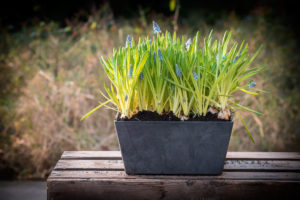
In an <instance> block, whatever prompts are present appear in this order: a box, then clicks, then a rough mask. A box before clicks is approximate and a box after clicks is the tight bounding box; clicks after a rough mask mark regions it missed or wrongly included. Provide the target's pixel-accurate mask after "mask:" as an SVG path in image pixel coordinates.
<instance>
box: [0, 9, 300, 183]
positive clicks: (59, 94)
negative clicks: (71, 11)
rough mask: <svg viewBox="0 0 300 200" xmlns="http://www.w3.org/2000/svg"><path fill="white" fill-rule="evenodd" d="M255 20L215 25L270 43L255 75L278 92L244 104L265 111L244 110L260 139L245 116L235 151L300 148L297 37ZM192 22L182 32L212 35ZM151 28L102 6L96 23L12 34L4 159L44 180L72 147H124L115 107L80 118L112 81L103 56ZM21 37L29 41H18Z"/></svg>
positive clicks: (0, 147) (5, 60)
mask: <svg viewBox="0 0 300 200" xmlns="http://www.w3.org/2000/svg"><path fill="white" fill-rule="evenodd" d="M247 20H248V19H247ZM247 20H243V21H242V20H239V19H237V18H236V17H235V16H230V17H228V18H226V19H223V20H220V22H219V23H217V25H216V26H215V27H214V30H215V37H221V35H222V34H223V32H224V30H231V31H233V39H236V40H241V39H245V40H246V41H248V42H249V45H250V49H252V50H255V49H257V47H258V46H259V45H260V44H261V43H263V45H264V46H265V48H264V50H263V52H262V54H261V55H260V57H259V58H258V59H257V60H256V62H255V63H254V65H268V69H267V70H266V71H265V72H263V73H262V75H260V76H259V77H257V79H256V80H255V81H256V83H257V85H258V87H259V88H264V89H265V90H269V91H270V92H271V94H266V95H262V96H260V97H258V98H256V97H252V96H248V95H244V94H243V98H242V99H243V100H242V101H243V104H244V105H251V107H252V108H254V109H257V110H259V111H262V112H263V113H265V116H264V117H256V116H254V115H252V114H251V113H247V114H245V115H244V117H245V118H246V121H247V124H248V126H249V127H250V131H251V132H252V134H253V136H254V139H255V141H256V144H252V143H251V141H250V139H249V138H248V136H247V134H246V132H245V130H244V128H243V125H242V124H241V122H240V121H238V120H237V121H235V126H234V133H233V136H232V138H231V143H230V150H243V151H247V150H251V151H252V150H256V151H288V150H299V144H300V142H299V138H300V137H299V122H300V116H299V105H298V103H297V102H298V101H299V100H300V97H299V87H292V88H288V87H287V85H288V84H287V80H289V81H295V80H294V79H297V76H296V77H294V76H293V70H294V68H295V67H296V66H297V63H298V60H295V59H288V58H289V55H293V53H294V54H296V53H295V52H292V51H293V43H294V40H293V39H292V36H288V37H287V38H288V39H289V40H288V41H286V42H285V43H282V42H283V41H284V40H285V39H282V37H283V36H282V35H284V34H286V31H284V30H283V29H282V28H281V27H278V26H275V25H274V26H273V25H272V26H271V28H270V26H269V25H268V24H267V23H266V22H265V21H263V17H256V18H254V19H252V20H248V21H247ZM159 23H160V25H161V27H162V28H163V29H165V28H168V30H172V26H171V23H169V22H167V20H164V19H163V18H162V20H161V21H159ZM191 24H193V26H191V25H189V24H184V25H182V26H179V32H181V33H185V34H194V30H197V29H199V30H200V32H201V34H207V33H208V31H209V30H210V28H211V27H209V26H208V25H206V24H205V23H204V21H201V20H200V21H198V22H197V23H194V22H192V21H191ZM164 25H165V26H164ZM278 30H279V32H278ZM150 31H151V21H150V20H149V22H148V23H147V21H145V18H144V17H141V18H140V19H137V20H136V21H134V22H131V23H129V21H126V20H117V21H115V20H114V19H113V18H112V15H111V14H109V13H108V14H103V10H100V11H99V12H98V13H95V14H94V15H92V16H91V17H90V18H89V20H88V22H86V23H79V22H76V21H74V22H72V23H71V22H70V24H69V26H68V27H67V28H66V29H59V28H57V26H56V25H55V24H40V25H37V26H36V27H33V28H27V29H25V30H23V32H20V33H18V34H15V35H10V36H9V35H5V37H6V41H8V42H7V43H8V46H9V47H10V48H9V49H8V51H7V53H6V54H5V57H2V65H3V69H4V67H5V69H6V70H7V71H11V72H12V73H10V74H7V75H9V76H10V77H11V80H14V81H12V82H10V83H8V82H5V83H6V84H9V85H10V87H8V88H9V89H10V92H13V93H14V95H13V96H14V98H10V99H9V100H7V99H5V98H4V97H3V98H2V97H1V98H2V99H1V100H2V101H3V102H4V103H3V102H2V103H1V110H0V111H1V112H0V113H1V114H3V116H4V117H2V119H1V121H0V122H1V126H2V128H1V129H0V130H2V133H1V134H2V136H1V142H0V160H1V159H2V160H3V163H5V164H4V165H5V166H8V167H10V168H14V170H15V171H16V172H17V173H18V175H19V177H21V178H22V177H27V178H28V177H30V178H40V177H46V176H47V173H48V172H49V169H51V167H53V165H54V163H55V162H56V161H57V159H58V158H59V156H60V154H61V153H62V151H64V150H101V149H118V142H117V138H116V134H115V133H114V126H113V118H114V113H113V112H112V111H110V110H105V109H102V110H101V111H98V112H97V113H96V114H94V115H93V116H92V117H90V118H88V119H86V120H85V121H84V122H80V121H79V119H80V118H81V117H82V116H83V114H85V113H86V112H88V111H89V110H90V109H91V108H92V107H94V106H95V105H97V104H98V101H99V100H100V99H99V98H100V95H99V92H98V91H99V90H100V89H102V86H103V82H104V81H107V79H106V77H105V76H104V74H103V71H102V68H101V66H100V63H99V61H98V57H99V56H100V55H104V56H107V55H108V54H110V53H111V52H112V48H113V47H117V46H118V45H120V44H121V45H123V44H124V43H125V38H126V36H127V34H131V35H133V36H137V35H140V34H147V33H148V32H150ZM280 31H282V32H280ZM20 36H22V37H23V39H20V40H16V38H19V37H20ZM22 41H23V42H22ZM24 41H25V42H24ZM1 67H2V66H1ZM298 72H299V71H298ZM3 80H4V79H3ZM5 94H6V95H7V94H8V93H5ZM3 99H4V100H5V101H4V100H3ZM7 102H10V103H9V104H10V105H11V106H9V105H8V103H7ZM1 155H2V156H1ZM1 157H2V158H1ZM2 167H3V166H2ZM0 168H1V166H0Z"/></svg>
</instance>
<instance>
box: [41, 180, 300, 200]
mask: <svg viewBox="0 0 300 200" xmlns="http://www.w3.org/2000/svg"><path fill="white" fill-rule="evenodd" d="M47 188H48V192H47V193H48V194H47V196H48V200H62V199H64V200H65V199H72V200H79V199H84V200H89V199H106V200H110V199H117V200H118V199H122V200H126V199H130V200H132V199H144V200H153V199H164V200H168V199H172V200H176V199H180V200H191V199H201V200H204V199H205V200H206V199H213V200H218V199H231V200H235V199H243V200H248V199H249V200H250V199H251V200H252V199H256V200H257V199H264V200H265V199H272V200H274V199H300V193H299V190H300V184H299V182H294V181H286V182H282V181H272V182H266V181H257V180H255V181H251V180H250V181H249V180H231V181H228V180H226V181H225V180H189V179H188V180H183V179H178V180H173V179H171V180H169V179H162V180H154V181H149V180H148V179H143V178H139V179H92V178H91V179H72V180H66V179H61V180H60V179H57V180H52V179H50V180H48V182H47Z"/></svg>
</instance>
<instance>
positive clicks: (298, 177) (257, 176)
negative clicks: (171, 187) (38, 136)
mask: <svg viewBox="0 0 300 200" xmlns="http://www.w3.org/2000/svg"><path fill="white" fill-rule="evenodd" d="M91 178H93V179H139V178H143V179H148V180H149V181H152V179H159V180H161V179H164V180H165V179H167V180H171V179H185V180H206V179H209V180H211V179H212V180H284V181H300V173H295V172H223V173H222V174H221V175H219V176H175V175H174V176H173V175H172V176H166V175H164V176H159V175H147V176H145V175H144V176H142V175H139V176H134V175H127V174H126V173H125V172H124V171H95V170H90V171H84V170H82V171H78V170H54V171H52V173H51V175H50V177H49V179H48V180H50V179H54V180H55V179H91Z"/></svg>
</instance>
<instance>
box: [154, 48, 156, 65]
mask: <svg viewBox="0 0 300 200" xmlns="http://www.w3.org/2000/svg"><path fill="white" fill-rule="evenodd" d="M153 61H154V63H156V59H155V51H153Z"/></svg>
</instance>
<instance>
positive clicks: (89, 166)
mask: <svg viewBox="0 0 300 200" xmlns="http://www.w3.org/2000/svg"><path fill="white" fill-rule="evenodd" d="M54 169H55V170H114V171H118V170H124V164H123V161H122V160H59V161H58V163H57V165H56V166H55V168H54ZM224 171H300V161H285V160H257V161H256V160H227V161H225V165H224Z"/></svg>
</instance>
